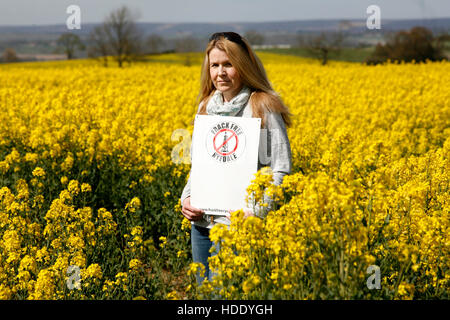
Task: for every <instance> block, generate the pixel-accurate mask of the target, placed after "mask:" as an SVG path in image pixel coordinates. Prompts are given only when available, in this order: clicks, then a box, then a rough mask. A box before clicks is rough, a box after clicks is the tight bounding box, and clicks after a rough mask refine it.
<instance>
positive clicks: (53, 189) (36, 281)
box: [0, 52, 450, 299]
mask: <svg viewBox="0 0 450 320" xmlns="http://www.w3.org/2000/svg"><path fill="white" fill-rule="evenodd" d="M258 55H259V56H260V58H261V60H262V61H263V63H264V65H265V67H266V69H267V73H268V76H269V79H270V80H271V82H272V84H273V86H274V88H275V90H276V91H277V92H279V94H280V95H281V97H282V98H283V100H284V102H285V103H286V105H287V106H288V107H289V108H290V111H291V113H292V115H293V117H292V119H293V125H292V126H291V127H290V128H289V129H288V136H289V139H290V143H291V148H292V156H293V158H292V161H293V172H292V174H291V175H289V176H287V177H286V178H285V180H284V182H283V184H282V185H281V186H279V187H274V186H273V185H271V184H270V179H271V176H270V174H267V172H264V173H259V174H257V176H256V177H255V180H254V182H253V183H252V185H251V186H249V189H248V190H249V193H253V195H254V196H255V198H256V199H262V198H263V197H262V196H263V194H264V193H267V194H269V195H270V196H272V197H274V198H275V199H277V204H278V205H277V207H276V208H275V209H274V211H272V212H270V213H269V214H268V216H267V217H266V218H265V219H264V220H261V219H259V218H254V217H252V218H247V219H243V217H242V214H243V213H242V212H241V211H237V212H235V213H233V217H232V225H231V227H230V228H229V229H227V228H224V227H223V226H220V225H218V226H215V227H214V228H213V230H212V232H211V237H212V239H213V240H215V241H219V240H220V241H222V246H221V250H220V252H219V253H218V255H216V256H215V257H214V258H213V259H212V260H211V265H212V267H213V268H214V269H215V270H216V272H217V277H216V278H215V279H214V280H213V281H212V282H210V283H209V282H206V283H204V284H203V285H202V286H200V287H198V286H196V285H195V281H194V274H195V272H197V270H198V269H201V267H200V266H198V265H196V264H191V263H190V262H191V256H190V237H189V234H190V233H189V228H190V224H189V223H188V222H187V221H186V220H183V217H182V215H181V212H180V204H179V197H180V196H181V191H182V189H183V187H184V185H185V183H186V180H187V176H188V173H189V168H190V164H189V163H187V162H186V161H185V162H180V161H175V160H177V159H184V160H186V159H188V158H189V154H188V152H189V146H190V133H192V130H193V127H192V122H193V119H194V114H195V111H196V110H197V106H196V98H197V93H198V90H199V79H200V62H201V58H202V57H201V55H195V54H194V55H190V56H189V64H188V65H187V63H186V55H176V54H167V55H158V56H151V57H150V58H149V60H148V61H146V62H141V63H137V64H133V65H131V66H126V67H125V68H122V69H119V68H117V67H115V66H112V65H111V66H109V67H108V68H105V67H103V66H101V64H100V63H98V62H95V61H88V60H75V61H58V62H40V63H17V64H9V65H2V66H1V67H0V106H1V108H0V299H183V298H191V299H197V298H206V299H208V298H217V297H218V296H219V297H222V298H225V299H448V298H449V296H450V295H449V293H450V272H449V267H450V258H449V257H450V215H449V214H450V192H449V180H450V162H449V155H450V90H448V84H449V83H450V63H448V62H436V63H426V64H424V63H423V64H416V65H412V64H398V65H396V64H387V65H378V66H365V65H362V64H356V63H349V62H331V63H330V64H329V65H327V66H321V65H320V64H319V62H318V61H316V60H309V59H306V58H300V57H294V56H287V55H277V54H274V53H264V52H261V53H259V54H258ZM174 154H176V155H178V156H175V157H174ZM370 266H376V267H375V268H379V271H380V287H379V288H372V289H371V288H370V287H371V286H370V284H371V279H372V278H369V277H370V276H371V273H370V272H369V273H368V270H371V268H369V267H370ZM372 269H373V268H372ZM375 283H376V281H375Z"/></svg>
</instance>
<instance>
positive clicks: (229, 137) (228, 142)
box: [213, 129, 239, 156]
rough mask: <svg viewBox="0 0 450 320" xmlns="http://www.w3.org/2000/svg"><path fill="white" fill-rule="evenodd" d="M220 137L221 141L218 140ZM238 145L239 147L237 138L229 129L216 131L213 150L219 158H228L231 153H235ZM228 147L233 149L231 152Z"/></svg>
mask: <svg viewBox="0 0 450 320" xmlns="http://www.w3.org/2000/svg"><path fill="white" fill-rule="evenodd" d="M222 136H223V139H220V138H218V137H222ZM233 145H234V147H233ZM238 145H239V138H238V136H237V134H236V132H234V131H233V130H230V129H222V130H220V131H218V132H217V133H216V134H215V136H214V139H213V146H214V150H215V151H216V152H217V153H218V154H220V155H221V156H228V155H230V154H232V153H233V152H235V151H236V149H237V147H238ZM230 146H231V147H232V148H233V150H230Z"/></svg>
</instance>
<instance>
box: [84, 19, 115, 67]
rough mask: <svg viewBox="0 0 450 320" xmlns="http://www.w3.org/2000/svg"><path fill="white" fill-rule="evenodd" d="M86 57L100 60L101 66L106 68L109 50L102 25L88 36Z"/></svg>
mask: <svg viewBox="0 0 450 320" xmlns="http://www.w3.org/2000/svg"><path fill="white" fill-rule="evenodd" d="M89 42H90V43H91V45H90V46H89V47H88V52H87V54H88V57H90V58H94V59H102V60H103V65H104V66H105V67H107V66H108V55H110V50H109V47H108V41H107V39H106V30H105V26H104V25H100V26H96V27H95V28H94V29H93V30H92V32H91V33H90V35H89Z"/></svg>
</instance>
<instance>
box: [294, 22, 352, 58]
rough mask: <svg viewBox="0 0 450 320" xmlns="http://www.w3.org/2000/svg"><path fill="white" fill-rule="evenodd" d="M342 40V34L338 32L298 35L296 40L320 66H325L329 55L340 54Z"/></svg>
mask: <svg viewBox="0 0 450 320" xmlns="http://www.w3.org/2000/svg"><path fill="white" fill-rule="evenodd" d="M344 38H345V36H344V33H343V32H342V31H341V30H339V31H333V32H320V33H319V34H318V35H304V36H302V35H299V36H298V38H297V40H298V44H299V46H300V47H301V48H304V49H306V50H307V52H308V53H309V54H311V55H312V56H315V57H317V58H319V59H320V60H321V61H322V65H326V64H327V63H328V59H329V55H330V53H334V54H340V52H341V48H342V43H343V41H344Z"/></svg>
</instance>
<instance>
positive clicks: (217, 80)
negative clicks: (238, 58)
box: [209, 48, 242, 101]
mask: <svg viewBox="0 0 450 320" xmlns="http://www.w3.org/2000/svg"><path fill="white" fill-rule="evenodd" d="M209 73H210V75H211V80H212V82H213V84H214V86H215V87H216V89H217V90H219V91H220V92H222V95H223V98H224V100H225V101H230V100H231V99H232V98H233V97H234V96H235V95H237V94H238V93H239V91H240V90H241V88H242V81H241V78H240V76H239V74H238V72H237V70H236V69H235V68H234V67H233V65H232V64H231V62H230V61H229V59H228V55H227V54H226V52H225V51H222V50H220V49H217V48H213V49H212V50H211V51H210V52H209Z"/></svg>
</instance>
